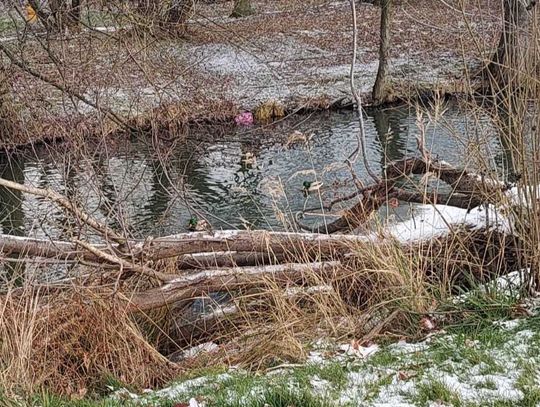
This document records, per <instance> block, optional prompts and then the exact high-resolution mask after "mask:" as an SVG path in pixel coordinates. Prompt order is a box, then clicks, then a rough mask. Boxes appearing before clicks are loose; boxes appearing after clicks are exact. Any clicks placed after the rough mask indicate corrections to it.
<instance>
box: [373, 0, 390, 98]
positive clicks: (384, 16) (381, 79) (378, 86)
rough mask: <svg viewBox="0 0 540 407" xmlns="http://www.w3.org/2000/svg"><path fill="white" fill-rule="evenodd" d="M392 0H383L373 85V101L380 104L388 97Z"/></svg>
mask: <svg viewBox="0 0 540 407" xmlns="http://www.w3.org/2000/svg"><path fill="white" fill-rule="evenodd" d="M391 7H392V0H381V25H380V35H381V38H380V41H379V69H378V71H377V78H376V79H375V85H374V86H373V95H372V96H373V103H374V104H376V105H380V104H382V103H384V102H385V101H386V100H387V99H388V86H387V76H388V53H389V50H390V40H391V38H390V36H391V33H390V30H391V23H392V15H391V11H392V10H391Z"/></svg>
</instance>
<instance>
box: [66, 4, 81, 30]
mask: <svg viewBox="0 0 540 407" xmlns="http://www.w3.org/2000/svg"><path fill="white" fill-rule="evenodd" d="M68 18H69V27H70V28H72V29H74V30H78V29H79V24H80V22H81V0H71V7H70V8H69V12H68Z"/></svg>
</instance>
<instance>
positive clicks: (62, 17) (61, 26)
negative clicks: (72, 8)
mask: <svg viewBox="0 0 540 407" xmlns="http://www.w3.org/2000/svg"><path fill="white" fill-rule="evenodd" d="M49 7H50V8H51V15H52V18H53V22H54V24H53V28H54V30H55V31H57V32H63V31H64V30H65V29H66V28H67V25H68V22H69V16H68V7H67V4H66V2H65V0H49Z"/></svg>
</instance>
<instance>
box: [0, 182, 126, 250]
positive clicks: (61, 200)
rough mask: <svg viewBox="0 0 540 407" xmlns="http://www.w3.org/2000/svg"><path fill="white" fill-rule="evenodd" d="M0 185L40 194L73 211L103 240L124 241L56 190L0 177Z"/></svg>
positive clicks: (124, 239)
mask: <svg viewBox="0 0 540 407" xmlns="http://www.w3.org/2000/svg"><path fill="white" fill-rule="evenodd" d="M0 186H3V187H6V188H9V189H15V190H17V191H21V192H25V193H27V194H32V195H36V196H41V197H43V198H47V199H50V200H51V201H53V202H55V203H57V204H58V205H60V206H62V207H64V208H65V209H67V210H69V211H70V212H71V213H73V214H74V215H75V216H76V217H77V218H78V219H79V220H81V221H82V222H83V223H85V224H87V225H88V226H90V227H91V228H93V229H95V230H96V231H98V232H99V233H101V234H102V235H103V237H104V238H105V240H107V239H112V240H114V241H115V242H118V243H124V242H125V241H126V238H125V237H123V236H121V235H119V234H118V233H116V232H115V231H114V230H112V229H111V228H110V227H109V226H107V225H105V224H103V223H101V222H99V221H97V220H96V219H94V218H93V217H91V216H90V215H88V214H87V213H85V212H83V211H82V210H81V209H79V208H78V207H77V206H76V205H75V204H74V203H72V202H71V201H70V200H69V199H67V198H66V197H65V196H63V195H60V194H59V193H58V192H55V191H53V190H51V189H41V188H36V187H32V186H28V185H23V184H19V183H18V182H13V181H9V180H7V179H4V178H0Z"/></svg>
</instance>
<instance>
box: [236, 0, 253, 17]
mask: <svg viewBox="0 0 540 407" xmlns="http://www.w3.org/2000/svg"><path fill="white" fill-rule="evenodd" d="M254 12H255V11H254V10H253V6H252V5H251V0H235V1H234V8H233V11H232V13H231V17H235V18H239V17H247V16H250V15H252V14H253V13H254Z"/></svg>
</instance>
